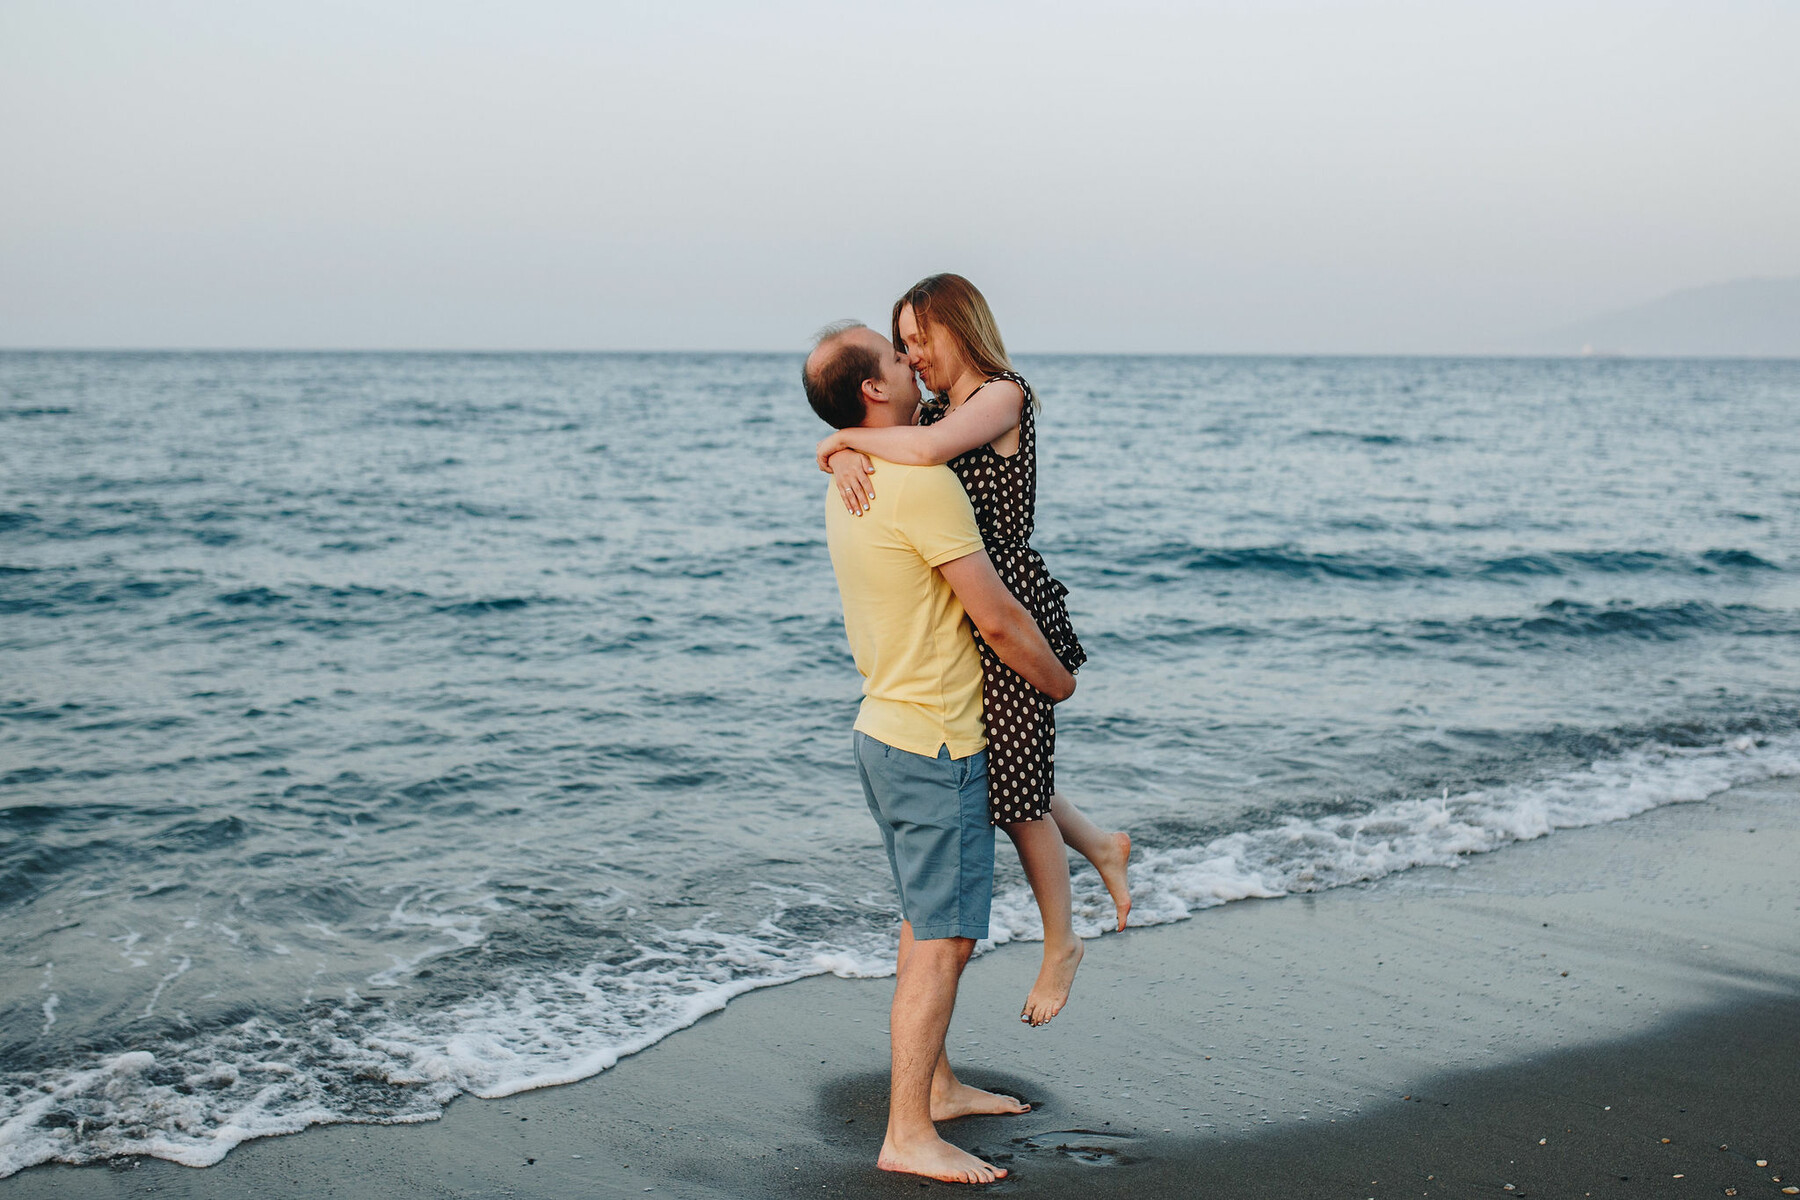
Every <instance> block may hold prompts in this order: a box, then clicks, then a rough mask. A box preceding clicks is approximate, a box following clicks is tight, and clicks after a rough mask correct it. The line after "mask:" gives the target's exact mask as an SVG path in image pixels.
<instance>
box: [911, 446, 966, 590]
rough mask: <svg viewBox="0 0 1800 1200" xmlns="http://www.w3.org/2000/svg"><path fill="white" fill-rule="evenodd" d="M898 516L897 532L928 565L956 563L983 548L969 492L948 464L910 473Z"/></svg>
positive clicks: (936, 565)
mask: <svg viewBox="0 0 1800 1200" xmlns="http://www.w3.org/2000/svg"><path fill="white" fill-rule="evenodd" d="M899 517H900V520H899V522H898V525H899V528H900V532H901V533H902V534H903V535H904V536H905V538H906V539H907V540H908V541H909V542H911V543H912V545H913V548H914V549H915V550H917V551H918V552H919V557H921V558H923V559H924V560H925V563H926V565H927V566H932V567H938V566H942V565H943V564H944V563H947V562H955V561H956V560H957V559H959V558H964V557H966V556H968V555H970V554H973V553H975V552H976V551H977V550H980V549H981V548H982V545H981V530H980V529H979V528H977V527H976V525H975V510H974V508H972V507H971V506H970V504H969V494H968V493H967V492H965V491H963V486H962V481H961V480H959V479H957V477H956V473H955V472H954V471H952V470H951V469H950V468H949V467H926V468H924V469H922V470H919V471H915V472H913V473H912V475H911V478H909V479H908V480H907V481H906V490H905V492H904V494H903V495H902V496H901V498H900V513H899Z"/></svg>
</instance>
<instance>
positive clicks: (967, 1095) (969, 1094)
mask: <svg viewBox="0 0 1800 1200" xmlns="http://www.w3.org/2000/svg"><path fill="white" fill-rule="evenodd" d="M912 947H913V931H912V922H910V921H902V922H900V957H899V961H898V963H897V966H898V970H897V971H896V975H897V976H900V977H904V976H905V975H906V959H907V955H908V954H909V953H910V952H911V950H912ZM896 995H898V993H897V992H896ZM890 1028H891V1025H890ZM1030 1111H1031V1105H1029V1104H1026V1103H1024V1102H1022V1101H1020V1100H1019V1099H1018V1098H1016V1097H1014V1096H1006V1095H1002V1094H1001V1093H999V1092H984V1091H982V1090H981V1089H980V1088H978V1087H970V1086H969V1085H968V1084H966V1083H964V1082H963V1081H962V1080H960V1079H958V1078H957V1077H956V1072H955V1071H953V1070H951V1069H950V1055H949V1053H948V1052H947V1051H944V1050H939V1051H938V1060H937V1066H936V1068H934V1069H933V1070H932V1072H931V1119H932V1120H933V1121H934V1122H935V1121H954V1120H955V1119H956V1118H958V1117H973V1116H997V1115H1000V1114H1004V1113H1026V1112H1030Z"/></svg>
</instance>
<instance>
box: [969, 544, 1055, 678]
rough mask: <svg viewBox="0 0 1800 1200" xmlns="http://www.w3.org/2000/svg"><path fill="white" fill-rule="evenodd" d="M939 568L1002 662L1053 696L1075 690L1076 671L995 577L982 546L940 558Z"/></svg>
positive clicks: (996, 576)
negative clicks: (1059, 658) (1052, 648)
mask: <svg viewBox="0 0 1800 1200" xmlns="http://www.w3.org/2000/svg"><path fill="white" fill-rule="evenodd" d="M938 570H939V571H941V572H942V573H943V576H944V580H945V582H947V583H948V584H949V585H950V588H951V590H952V591H954V592H955V593H956V598H957V599H958V600H961V601H962V606H963V609H964V611H966V612H967V613H968V614H969V620H971V621H973V622H975V628H977V629H979V630H981V636H982V637H983V638H984V639H986V641H987V644H988V645H990V646H992V647H993V648H994V653H995V654H998V655H999V656H1000V661H1001V662H1003V663H1005V664H1006V665H1007V666H1009V667H1011V668H1012V669H1013V670H1015V671H1017V672H1018V673H1019V674H1020V675H1022V676H1024V678H1025V682H1026V683H1029V684H1030V685H1031V686H1032V687H1034V688H1036V689H1037V690H1038V691H1040V692H1042V693H1044V695H1046V696H1048V697H1050V699H1052V700H1056V701H1062V700H1067V699H1068V698H1069V697H1070V696H1073V695H1074V694H1075V676H1073V675H1071V674H1069V670H1068V668H1067V667H1065V666H1063V665H1062V663H1060V662H1058V661H1057V658H1056V655H1054V654H1052V653H1051V652H1050V643H1049V642H1046V641H1045V640H1044V634H1043V631H1042V630H1040V629H1039V628H1038V627H1037V622H1036V621H1033V620H1032V619H1031V614H1030V613H1028V612H1026V611H1025V606H1024V605H1022V604H1020V603H1019V601H1018V599H1017V598H1016V597H1015V596H1014V595H1013V594H1012V593H1011V592H1009V591H1007V590H1006V585H1005V584H1004V583H1001V582H1000V576H999V574H998V573H997V572H995V570H994V563H993V560H991V559H990V558H988V556H987V551H986V550H977V551H976V552H975V553H973V554H969V555H965V556H963V557H962V558H958V559H953V560H952V561H950V562H947V563H941V564H939V566H938Z"/></svg>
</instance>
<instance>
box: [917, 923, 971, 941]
mask: <svg viewBox="0 0 1800 1200" xmlns="http://www.w3.org/2000/svg"><path fill="white" fill-rule="evenodd" d="M987 935H988V927H987V926H986V925H961V924H958V923H956V922H955V921H946V922H945V923H944V924H942V925H923V926H921V925H914V926H913V941H915V942H935V941H937V940H938V939H940V938H968V939H969V940H970V941H972V942H979V941H982V940H984V939H985V938H986V937H987Z"/></svg>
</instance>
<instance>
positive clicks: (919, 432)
mask: <svg viewBox="0 0 1800 1200" xmlns="http://www.w3.org/2000/svg"><path fill="white" fill-rule="evenodd" d="M1024 406H1025V391H1024V389H1023V388H1021V387H1020V386H1019V385H1018V384H1016V383H1014V382H1013V381H1012V380H1010V379H996V380H995V381H994V382H992V383H990V384H987V385H986V386H984V387H982V388H980V389H978V390H977V391H976V392H975V394H974V395H972V396H970V397H969V398H968V399H967V400H965V401H963V403H962V405H961V407H959V408H955V409H952V410H951V411H950V413H949V414H948V415H946V416H945V417H944V419H943V420H941V421H939V422H938V423H937V424H935V425H888V426H884V427H881V428H877V429H864V428H860V427H859V428H855V429H840V430H838V431H837V432H836V433H834V434H832V435H831V436H830V437H828V438H826V439H825V440H824V441H822V442H820V443H819V453H818V457H819V469H820V470H821V471H830V470H831V468H830V467H829V466H827V465H826V460H828V459H829V458H830V457H831V456H832V455H833V454H834V453H836V452H837V451H839V450H843V449H846V448H848V449H851V450H860V451H862V452H863V453H864V454H873V455H874V456H875V457H876V458H885V459H887V460H888V461H889V462H891V463H900V464H902V465H903V466H909V467H935V466H937V465H938V464H939V463H947V462H949V461H950V460H951V459H953V458H955V457H956V456H957V455H959V454H962V453H964V452H965V451H969V450H973V449H974V448H975V447H977V446H980V445H984V444H986V443H988V442H991V441H993V440H994V439H996V438H998V437H999V436H1000V435H1001V434H1003V433H1005V432H1007V431H1008V430H1009V429H1012V428H1013V427H1014V426H1016V425H1017V424H1018V423H1019V415H1020V413H1021V412H1023V411H1024Z"/></svg>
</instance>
